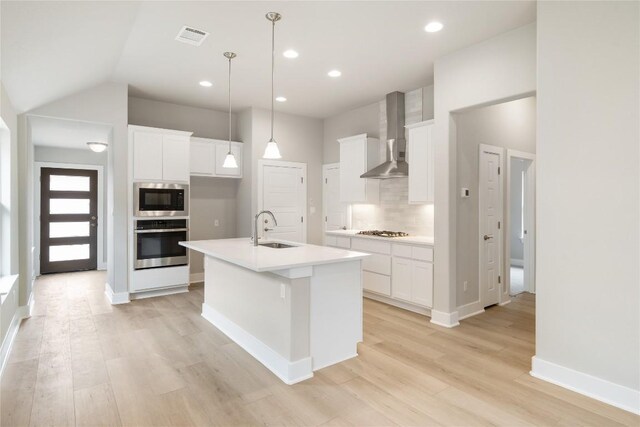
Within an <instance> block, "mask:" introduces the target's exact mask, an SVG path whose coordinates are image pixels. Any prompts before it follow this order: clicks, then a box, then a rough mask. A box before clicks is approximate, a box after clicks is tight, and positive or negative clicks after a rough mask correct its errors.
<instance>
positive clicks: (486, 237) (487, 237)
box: [484, 234, 493, 240]
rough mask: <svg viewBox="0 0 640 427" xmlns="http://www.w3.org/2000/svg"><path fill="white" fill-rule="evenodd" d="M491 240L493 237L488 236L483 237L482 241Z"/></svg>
mask: <svg viewBox="0 0 640 427" xmlns="http://www.w3.org/2000/svg"><path fill="white" fill-rule="evenodd" d="M489 239H493V236H489V235H488V234H485V235H484V240H489Z"/></svg>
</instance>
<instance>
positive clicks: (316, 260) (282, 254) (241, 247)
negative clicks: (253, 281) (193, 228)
mask: <svg viewBox="0 0 640 427" xmlns="http://www.w3.org/2000/svg"><path fill="white" fill-rule="evenodd" d="M267 242H270V241H264V242H263V241H261V242H260V243H267ZM278 242H282V243H287V244H291V245H296V246H295V247H293V248H284V249H274V248H269V247H266V246H253V244H251V242H250V239H248V238H239V239H216V240H193V241H187V242H180V245H182V246H184V247H186V248H189V249H193V250H194V251H198V252H201V253H203V254H205V255H208V256H211V257H214V258H218V259H221V260H223V261H227V262H230V263H232V264H236V265H239V266H241V267H244V268H247V269H249V270H253V271H257V272H263V271H278V270H287V269H290V268H296V267H307V266H312V265H320V264H333V263H337V262H345V261H355V260H359V259H362V258H365V257H367V256H369V254H365V253H362V252H355V251H348V250H345V249H338V248H330V247H327V246H316V245H308V244H303V243H296V242H286V241H280V240H278Z"/></svg>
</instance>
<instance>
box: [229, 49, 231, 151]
mask: <svg viewBox="0 0 640 427" xmlns="http://www.w3.org/2000/svg"><path fill="white" fill-rule="evenodd" d="M229 154H231V58H229Z"/></svg>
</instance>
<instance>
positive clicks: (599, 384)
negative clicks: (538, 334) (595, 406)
mask: <svg viewBox="0 0 640 427" xmlns="http://www.w3.org/2000/svg"><path fill="white" fill-rule="evenodd" d="M530 374H531V376H533V377H536V378H539V379H541V380H544V381H547V382H550V383H552V384H555V385H558V386H560V387H564V388H566V389H569V390H571V391H575V392H576V393H580V394H584V395H585V396H588V397H591V398H593V399H596V400H599V401H601V402H604V403H607V404H609V405H613V406H615V407H617V408H620V409H624V410H625V411H629V412H633V413H634V414H639V415H640V391H639V390H634V389H631V388H628V387H625V386H621V385H619V384H615V383H612V382H610V381H607V380H603V379H602V378H598V377H594V376H592V375H589V374H585V373H583V372H579V371H575V370H573V369H571V368H566V367H564V366H560V365H557V364H555V363H552V362H548V361H546V360H543V359H540V358H539V357H536V356H534V357H532V358H531V372H530Z"/></svg>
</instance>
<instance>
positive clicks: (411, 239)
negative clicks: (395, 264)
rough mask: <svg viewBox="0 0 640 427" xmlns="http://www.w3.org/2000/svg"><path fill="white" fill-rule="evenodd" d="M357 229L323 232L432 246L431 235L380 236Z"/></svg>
mask: <svg viewBox="0 0 640 427" xmlns="http://www.w3.org/2000/svg"><path fill="white" fill-rule="evenodd" d="M358 231H360V230H332V231H325V233H326V234H329V235H331V236H345V237H356V238H358V239H374V240H384V241H385V242H391V243H410V244H413V245H427V246H433V237H431V236H406V237H380V236H367V235H365V234H358Z"/></svg>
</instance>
